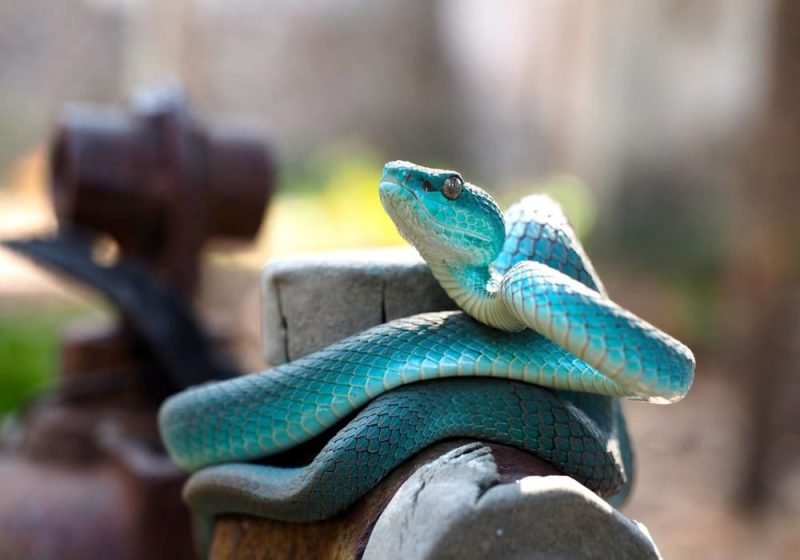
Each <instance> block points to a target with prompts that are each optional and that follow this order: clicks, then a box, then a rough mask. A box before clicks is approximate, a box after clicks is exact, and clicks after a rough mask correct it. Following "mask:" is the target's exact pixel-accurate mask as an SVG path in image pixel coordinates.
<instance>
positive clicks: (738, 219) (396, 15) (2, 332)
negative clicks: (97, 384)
mask: <svg viewBox="0 0 800 560" xmlns="http://www.w3.org/2000/svg"><path fill="white" fill-rule="evenodd" d="M790 3H791V0H784V1H783V2H779V1H776V2H766V1H764V2H752V1H748V0H728V1H726V2H721V1H718V0H693V1H691V0H652V1H649V2H640V1H636V0H614V1H611V2H582V1H579V0H537V1H531V2H528V1H523V0H514V1H506V2H492V1H490V0H439V1H436V2H431V1H428V0H402V1H401V0H382V1H372V2H354V1H342V0H312V1H305V2H293V1H290V0H171V1H168V2H167V1H159V0H83V1H79V0H70V1H67V0H0V237H2V238H6V239H8V238H13V237H18V236H21V235H24V234H29V233H31V232H43V233H44V232H48V231H52V229H53V228H54V223H55V221H54V218H53V216H52V211H51V209H50V205H49V193H48V177H47V162H46V157H47V150H46V146H47V143H48V141H49V138H50V132H51V129H52V125H53V122H54V121H55V119H56V118H57V116H58V114H59V111H60V110H61V109H62V107H63V105H64V104H65V103H66V102H73V101H79V102H82V103H94V104H108V103H112V104H124V103H125V101H126V100H127V98H128V96H129V95H130V93H131V92H132V91H133V90H134V89H135V88H136V87H139V86H141V85H147V84H153V83H158V82H163V81H164V80H176V81H179V82H180V83H181V84H182V85H183V87H184V88H185V89H186V91H187V93H188V95H189V97H190V99H191V101H192V104H193V106H194V107H195V108H196V109H198V110H199V111H201V112H202V113H203V114H205V115H207V116H209V117H214V118H224V119H227V120H229V121H234V122H245V123H246V124H247V126H249V127H252V128H255V129H257V130H259V131H260V132H261V133H262V134H263V135H264V137H265V138H268V139H269V142H270V145H271V148H272V149H273V150H274V152H275V154H276V156H277V161H278V162H279V166H280V181H279V185H278V188H279V193H278V195H277V197H276V198H275V199H274V200H273V203H272V204H271V206H270V208H269V211H268V215H267V218H266V222H265V226H264V227H263V228H262V231H261V233H260V235H259V237H258V239H257V241H256V243H254V244H253V245H250V246H246V247H241V248H236V247H231V246H228V245H226V246H214V245H212V246H211V247H210V248H209V250H208V261H209V265H208V266H209V270H210V273H209V275H208V276H207V282H206V285H204V287H203V294H204V301H205V305H204V312H205V314H206V318H207V319H208V320H209V321H211V322H212V323H213V322H223V323H225V324H228V325H235V328H236V332H237V333H238V336H239V338H240V339H241V343H240V344H239V345H238V347H239V348H240V350H241V356H240V357H241V360H242V361H243V363H245V364H247V366H248V367H249V368H251V369H257V368H258V367H259V366H260V360H259V350H258V328H259V321H258V311H257V309H258V304H257V301H258V295H257V292H258V285H257V274H258V269H259V267H260V266H261V265H263V263H264V262H266V261H267V260H269V259H270V258H272V257H275V256H278V255H286V254H291V253H295V252H299V251H311V250H321V249H331V248H336V247H374V246H386V245H397V244H401V243H402V240H401V239H400V238H399V236H398V235H397V234H396V232H395V231H394V229H393V226H392V224H391V223H390V221H389V219H388V218H387V217H386V216H385V215H384V214H383V212H382V210H381V208H380V204H379V202H378V198H377V191H376V185H377V180H378V177H379V174H380V170H381V167H382V165H383V163H384V162H385V161H387V160H391V159H409V160H413V161H416V162H419V163H422V164H426V165H432V166H442V167H449V168H453V169H457V170H459V171H461V172H462V174H463V175H464V176H465V177H466V178H467V179H468V180H470V181H471V182H474V183H476V184H479V185H481V186H483V187H485V188H486V189H487V190H489V191H490V192H492V194H494V195H495V196H496V197H497V199H498V200H499V201H500V202H501V203H502V204H503V205H508V204H510V203H511V202H513V201H514V200H516V199H518V198H519V197H520V196H522V195H523V194H526V193H529V192H534V191H544V192H548V193H550V194H551V195H552V196H554V197H555V198H556V199H557V200H559V201H560V202H561V203H562V205H563V206H564V207H565V209H566V211H567V213H568V215H569V216H570V218H571V220H572V222H573V224H574V225H575V227H576V229H577V231H578V232H579V234H580V236H581V237H582V239H583V240H584V243H585V244H586V246H587V248H588V252H589V254H590V255H591V256H592V257H593V260H594V261H595V263H596V266H597V268H598V270H599V272H600V274H601V275H602V276H603V278H604V279H605V281H606V284H607V286H608V288H609V291H610V293H611V295H612V297H613V298H614V299H616V300H617V301H618V302H620V303H621V304H622V305H624V306H626V307H629V308H630V309H632V310H633V311H635V312H636V313H638V314H640V315H642V316H643V317H645V318H647V319H648V320H650V321H651V322H653V323H655V324H656V325H658V326H660V327H662V328H664V329H665V330H667V331H669V332H671V333H672V334H674V335H676V336H677V337H678V338H680V339H682V340H684V341H685V342H687V343H688V344H689V345H690V346H691V347H692V348H693V349H694V350H695V353H696V355H697V358H698V371H697V383H696V386H695V388H694V389H693V390H692V393H691V394H690V396H689V397H687V399H686V400H685V401H684V402H682V403H680V404H677V405H674V406H671V407H655V406H649V405H630V406H628V410H629V423H630V425H631V429H632V431H633V434H634V440H635V444H636V449H637V450H638V452H639V479H638V485H637V488H636V490H635V494H634V496H633V499H632V501H631V502H630V504H629V505H628V506H627V508H626V510H625V512H626V513H627V514H628V515H629V516H631V517H634V518H636V519H638V520H640V521H642V522H644V523H645V524H646V525H647V526H648V528H649V529H650V531H651V533H652V535H653V537H654V539H655V541H656V543H657V544H658V546H659V547H660V549H661V551H662V553H663V554H664V557H665V558H682V559H691V558H703V559H714V558H719V559H730V558H787V559H788V558H796V557H797V556H796V554H797V550H798V549H800V461H798V457H799V456H800V421H798V420H797V415H796V413H794V414H784V415H783V416H781V414H782V413H781V412H780V410H778V411H776V412H775V414H776V415H777V418H772V417H771V418H769V419H767V420H764V418H763V416H764V415H763V409H764V408H765V405H764V403H761V404H759V403H758V402H753V401H754V399H753V398H752V391H751V387H752V382H751V381H750V379H752V378H754V377H755V378H757V379H758V380H759V381H760V382H764V383H769V382H771V380H772V379H773V375H775V376H776V377H777V375H776V374H775V372H773V371H767V370H766V368H764V370H759V369H758V368H757V367H753V364H756V366H757V364H758V360H757V355H758V348H754V349H748V346H747V343H748V342H750V343H752V344H757V342H754V341H756V340H759V338H758V333H756V332H755V330H756V327H757V326H758V325H762V324H763V321H760V320H757V317H756V315H754V313H755V314H757V313H758V309H757V306H756V305H755V304H751V305H749V306H748V305H747V303H748V302H751V301H759V300H758V297H757V296H756V295H754V294H758V293H760V292H761V291H762V290H764V289H766V288H767V287H769V286H793V285H795V284H792V280H793V279H794V278H792V277H790V276H787V275H789V274H790V273H789V272H787V271H786V269H787V268H788V269H791V268H792V267H791V266H789V267H781V266H775V265H773V264H771V263H772V262H773V261H772V260H770V259H766V260H764V259H760V258H759V257H758V256H759V255H761V254H763V253H764V248H765V247H769V248H773V249H774V248H775V244H774V243H772V240H773V239H774V238H773V237H772V236H778V235H785V234H786V233H787V232H792V231H793V232H795V233H796V232H797V227H798V226H797V224H793V223H792V219H791V218H786V216H787V215H791V214H792V210H794V211H797V210H800V208H798V207H796V206H795V207H793V206H791V204H792V203H793V202H797V200H798V198H797V195H793V197H792V196H789V197H788V198H787V197H786V196H785V195H786V193H790V192H792V191H793V190H796V188H797V186H796V183H795V182H794V181H797V180H800V171H798V170H797V167H796V166H795V167H794V168H792V167H791V164H790V163H783V162H787V161H791V160H792V158H793V157H795V156H794V155H793V154H797V153H800V144H798V143H797V142H798V141H800V137H798V135H797V134H794V136H792V135H789V136H788V138H789V139H790V140H791V138H794V142H795V144H791V143H788V144H787V143H780V144H778V143H776V142H774V139H775V138H778V137H781V136H780V134H777V133H776V134H772V133H771V132H770V131H771V130H772V129H771V128H770V126H772V125H774V126H778V128H780V126H779V125H777V124H774V123H780V122H782V121H781V118H782V116H785V119H786V120H787V121H788V122H790V123H791V122H792V119H798V118H800V108H798V109H794V112H792V110H793V108H794V105H792V104H791V103H783V101H780V99H783V98H780V99H779V97H780V96H777V95H775V94H774V91H775V90H776V88H777V89H780V88H787V87H790V86H786V84H784V83H783V82H781V79H779V77H776V76H779V75H780V72H776V70H775V69H776V68H778V67H779V65H780V64H781V62H780V61H786V60H791V59H792V57H793V59H794V60H800V49H798V47H797V45H796V43H797V41H794V43H795V45H794V46H792V44H791V42H784V43H781V42H780V41H776V40H775V38H776V37H778V36H779V33H780V29H781V28H780V26H778V25H777V24H776V22H780V21H781V16H780V15H779V13H782V12H780V10H781V9H783V7H782V6H783V5H784V4H785V5H789V4H790ZM779 6H781V7H780V8H779ZM795 21H797V23H798V24H800V18H799V19H798V20H795ZM776 44H777V45H782V46H780V47H775V45H776ZM791 48H794V49H795V50H794V51H793V53H794V54H793V55H791V56H789V55H784V56H779V53H778V51H779V50H780V49H783V50H784V51H786V49H791ZM795 66H796V65H795ZM792 72H793V74H792ZM787 75H789V76H794V80H795V81H794V82H793V83H794V84H797V85H795V86H791V87H795V88H796V89H795V90H794V91H795V92H796V93H798V95H795V96H794V98H793V99H795V100H796V101H795V103H796V104H797V106H798V107H800V73H798V71H797V70H796V69H794V68H793V69H792V70H791V71H789V70H787ZM782 103H783V104H782ZM787 111H788V113H787V114H785V115H784V113H786V112H787ZM765 115H766V116H765ZM776 115H777V116H776ZM785 126H793V127H794V128H795V129H796V128H797V127H798V126H799V125H798V124H797V123H796V122H795V123H794V124H793V125H791V124H790V125H785ZM758 139H760V140H758ZM771 142H772V143H771ZM782 154H785V155H782ZM773 163H774V165H776V166H778V167H780V168H781V169H784V171H783V172H782V173H783V174H782V175H780V176H781V180H780V181H778V182H777V183H776V184H775V185H774V186H772V187H770V186H769V185H766V186H765V184H763V183H761V182H759V181H762V180H763V181H768V180H770V179H764V178H763V177H767V176H768V175H769V174H765V173H761V172H760V169H761V166H766V165H772V164H773ZM781 166H782V167H781ZM787 167H788V168H789V171H785V169H786V168H787ZM792 169H793V171H792ZM760 197H763V200H764V202H763V203H762V202H759V203H757V204H754V203H753V201H754V200H761V198H760ZM770 205H771V206H770ZM787 205H788V206H787ZM781 220H783V221H781ZM785 224H788V225H787V226H786V227H784V225H785ZM792 225H793V226H794V228H795V229H794V230H792V229H791V226H792ZM771 228H773V229H775V230H776V232H777V233H775V232H773V230H772V229H771ZM789 239H790V241H789V242H788V243H787V242H784V243H783V245H781V247H783V248H784V249H786V248H787V247H788V253H786V252H785V251H784V254H782V255H781V254H778V255H777V257H775V258H776V259H781V258H787V259H792V258H795V257H796V256H797V255H798V253H797V249H796V245H795V244H794V242H793V241H791V238H789ZM776 251H778V249H776ZM778 252H779V253H780V251H778ZM770 254H772V252H770ZM762 267H763V268H762ZM794 268H795V269H796V265H795V266H794ZM743 270H744V271H748V270H750V271H751V272H752V270H757V271H761V272H760V273H756V274H754V277H756V278H755V280H753V279H752V278H751V277H748V276H747V273H746V272H745V273H744V277H743V276H742V274H743V272H742V271H743ZM783 293H790V291H789V288H786V291H785V292H783ZM751 296H753V297H751ZM743 302H744V304H743ZM786 307H788V305H787V306H786ZM106 309H107V307H106V306H105V304H104V303H103V302H102V301H101V300H100V298H99V297H98V296H96V295H94V294H92V293H90V292H88V291H85V290H82V289H79V288H77V287H76V286H74V285H71V284H69V283H67V282H65V281H64V280H63V279H62V278H59V277H57V276H53V275H50V274H48V273H45V272H43V271H41V270H40V269H38V268H36V267H34V266H33V265H30V264H28V263H27V262H25V261H23V260H22V259H20V258H18V257H16V256H14V255H12V254H11V253H9V252H7V251H0V414H2V413H12V412H13V411H14V410H15V409H17V408H18V407H21V406H24V405H25V404H26V403H28V402H30V400H31V399H32V398H33V397H34V396H36V395H37V394H40V393H41V392H42V391H47V389H48V388H49V387H52V385H53V382H54V376H55V374H56V348H57V343H58V332H59V329H60V328H61V327H62V326H63V325H64V324H65V322H66V321H67V320H70V319H72V318H74V317H76V316H83V315H86V314H90V315H91V314H99V315H102V314H104V313H106V312H107V311H106ZM793 317H797V315H796V314H795V315H794V316H793ZM790 324H792V325H796V324H797V322H796V320H795V321H790ZM759 328H760V327H759ZM753 356H756V358H754V357H753ZM778 380H779V381H780V378H778ZM776 383H777V382H776ZM796 384H797V383H795V385H796ZM789 386H790V385H787V387H789ZM779 392H781V393H784V394H783V395H781V397H782V401H781V402H782V403H783V404H782V405H781V406H782V407H783V408H784V409H787V410H789V411H792V410H794V411H796V410H797V407H796V405H797V404H800V393H798V392H797V391H796V390H788V389H787V390H786V391H779ZM784 401H785V402H784ZM767 408H772V407H771V406H767ZM775 408H776V409H777V408H780V407H777V406H776V407H775ZM758 411H761V413H762V414H761V415H760V416H759V412H758ZM792 422H794V423H793V424H792ZM776 425H777V426H780V429H778V428H775V426H776ZM764 437H769V438H771V440H770V441H772V445H770V446H768V447H766V448H764V447H761V448H759V447H757V446H754V445H753V440H755V439H757V438H764ZM764 449H766V451H764ZM763 453H768V454H769V457H767V458H766V459H765V462H766V464H767V467H763V469H762V471H763V472H761V474H760V475H759V476H760V477H761V479H763V480H761V482H759V483H758V484H762V485H763V486H764V488H765V489H764V490H763V491H764V493H765V494H766V493H768V495H769V497H768V498H767V499H765V500H764V501H763V504H761V505H760V506H759V507H756V508H752V507H751V508H747V507H745V506H744V505H743V501H744V502H746V500H745V499H743V498H742V496H746V495H747V494H748V491H749V490H748V489H750V490H752V488H754V487H757V488H761V487H760V486H758V485H757V483H756V482H753V476H754V475H753V474H752V473H753V472H754V467H753V466H752V464H753V454H763ZM767 459H769V460H767ZM769 465H778V467H770V466H769ZM755 470H756V471H757V469H755ZM765 481H766V482H765ZM0 491H2V490H0ZM760 491H761V490H759V492H760Z"/></svg>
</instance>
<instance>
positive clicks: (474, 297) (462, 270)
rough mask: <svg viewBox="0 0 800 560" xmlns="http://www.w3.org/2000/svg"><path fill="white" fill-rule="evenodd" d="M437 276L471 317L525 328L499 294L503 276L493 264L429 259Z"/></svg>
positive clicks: (511, 328) (499, 325)
mask: <svg viewBox="0 0 800 560" xmlns="http://www.w3.org/2000/svg"><path fill="white" fill-rule="evenodd" d="M426 260H427V261H428V265H429V266H430V268H431V272H433V276H434V278H436V280H437V281H438V282H439V284H440V285H441V286H442V288H444V291H445V292H447V295H448V296H450V298H451V299H452V300H453V301H455V302H456V304H458V306H459V307H460V308H461V309H463V310H464V311H465V312H466V313H467V314H468V315H469V316H470V317H472V318H473V319H476V320H478V321H480V322H481V323H483V324H485V325H489V326H490V327H494V328H496V329H501V330H504V331H508V332H517V331H521V330H522V329H524V328H525V325H523V324H522V323H521V322H520V321H519V319H517V318H516V316H514V314H513V313H511V311H510V310H509V309H508V306H507V305H506V304H505V302H504V301H503V299H502V298H501V297H499V295H498V294H499V291H498V290H499V287H500V282H501V280H502V278H501V276H500V275H499V274H498V273H497V271H495V270H494V268H493V267H491V266H470V265H452V264H449V263H447V262H442V261H439V262H436V261H435V260H433V259H431V260H428V259H426Z"/></svg>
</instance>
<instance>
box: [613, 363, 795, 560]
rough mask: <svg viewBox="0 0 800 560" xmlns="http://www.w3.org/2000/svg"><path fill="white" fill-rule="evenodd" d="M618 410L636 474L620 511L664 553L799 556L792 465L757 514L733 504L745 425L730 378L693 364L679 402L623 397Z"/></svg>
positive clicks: (709, 559)
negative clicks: (693, 374) (693, 377)
mask: <svg viewBox="0 0 800 560" xmlns="http://www.w3.org/2000/svg"><path fill="white" fill-rule="evenodd" d="M626 410H627V417H628V424H629V427H630V430H631V432H632V435H633V440H634V443H635V446H636V451H637V459H638V464H637V467H638V473H637V477H638V478H637V484H636V488H635V490H634V494H633V497H632V499H631V501H630V502H629V503H628V505H627V506H626V507H625V508H624V512H625V513H626V514H627V515H628V516H630V517H632V518H634V519H637V520H639V521H641V522H643V523H644V524H645V525H646V526H647V527H648V529H649V530H650V533H651V535H652V536H653V539H654V540H655V542H656V543H657V545H658V547H659V549H660V550H661V553H662V554H663V556H664V558H666V559H672V558H677V559H682V560H692V559H695V558H696V559H703V560H716V559H719V560H723V559H724V560H731V559H745V558H746V559H755V558H758V559H761V558H764V559H787V560H788V559H794V558H798V557H800V472H795V476H793V477H788V479H786V480H784V481H783V482H782V483H781V484H780V486H779V487H778V488H777V492H776V494H777V497H776V499H774V500H773V501H772V503H771V504H770V506H769V507H768V508H767V509H766V510H765V511H764V512H763V513H762V514H761V515H760V516H756V517H753V516H748V515H746V514H745V513H744V512H742V511H741V510H740V509H739V508H737V507H736V505H735V500H734V495H735V491H736V488H737V485H738V483H739V477H740V474H741V472H742V469H741V462H742V460H743V459H744V449H743V447H742V441H743V439H744V438H745V437H747V436H746V434H747V430H746V426H745V417H744V415H743V413H742V411H743V410H744V407H743V404H742V403H741V399H740V397H739V396H738V395H737V393H736V387H735V386H733V385H732V384H731V383H730V380H728V379H725V377H724V376H723V375H722V374H721V373H720V372H716V371H713V370H710V369H703V368H699V369H698V374H697V381H696V384H695V386H694V387H693V388H692V390H691V391H690V393H689V395H688V396H687V397H686V398H685V399H684V400H683V401H682V402H680V403H677V404H674V405H670V406H657V405H649V404H640V403H627V404H626ZM798 468H800V465H798Z"/></svg>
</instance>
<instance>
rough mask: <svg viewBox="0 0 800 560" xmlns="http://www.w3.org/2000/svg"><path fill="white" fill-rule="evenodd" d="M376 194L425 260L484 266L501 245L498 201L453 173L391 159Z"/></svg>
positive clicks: (403, 234)
mask: <svg viewBox="0 0 800 560" xmlns="http://www.w3.org/2000/svg"><path fill="white" fill-rule="evenodd" d="M379 192H380V198H381V204H383V208H384V209H385V210H386V212H387V213H388V214H389V216H390V217H391V218H392V221H393V222H394V223H395V225H396V226H397V229H398V230H399V231H400V235H402V236H403V238H405V239H406V240H407V241H408V242H409V243H411V244H412V245H413V246H414V247H416V249H417V250H418V251H419V252H420V254H421V255H422V256H423V257H424V258H425V259H426V260H429V261H430V259H436V260H439V261H443V262H446V263H448V264H458V265H486V264H488V263H490V262H492V261H493V260H494V259H495V257H496V256H497V255H498V253H499V252H500V250H501V249H502V247H503V240H504V239H505V224H504V222H503V213H502V212H501V211H500V208H498V206H497V203H496V202H495V201H494V200H493V199H492V197H490V196H489V195H488V194H487V193H486V192H485V191H483V190H482V189H480V188H478V187H476V186H475V185H471V184H469V183H466V182H464V179H462V177H461V175H459V174H458V173H456V172H455V171H447V170H444V169H431V168H428V167H422V166H420V165H416V164H413V163H409V162H407V161H392V162H389V163H387V164H386V165H385V166H384V168H383V177H382V178H381V183H380V187H379Z"/></svg>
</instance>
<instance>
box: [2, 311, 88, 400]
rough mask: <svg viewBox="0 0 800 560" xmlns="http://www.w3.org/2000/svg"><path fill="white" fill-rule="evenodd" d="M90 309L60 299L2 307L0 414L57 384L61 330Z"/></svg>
mask: <svg viewBox="0 0 800 560" xmlns="http://www.w3.org/2000/svg"><path fill="white" fill-rule="evenodd" d="M86 310H87V308H86V306H78V305H64V304H63V303H59V302H56V303H54V304H52V305H47V306H45V305H43V304H35V305H33V304H32V305H22V306H16V305H15V306H13V308H12V309H0V415H2V414H5V413H8V412H11V411H13V410H15V409H17V408H19V407H20V406H23V405H25V404H26V403H27V402H29V401H30V400H32V399H33V398H35V397H36V396H38V395H41V394H42V393H44V392H46V391H47V390H48V389H50V388H51V387H52V386H53V384H54V383H55V379H56V373H57V360H58V342H59V332H60V331H61V329H62V328H63V326H64V324H65V323H66V322H67V321H69V320H71V319H72V318H74V317H76V316H78V315H81V314H84V313H86Z"/></svg>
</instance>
